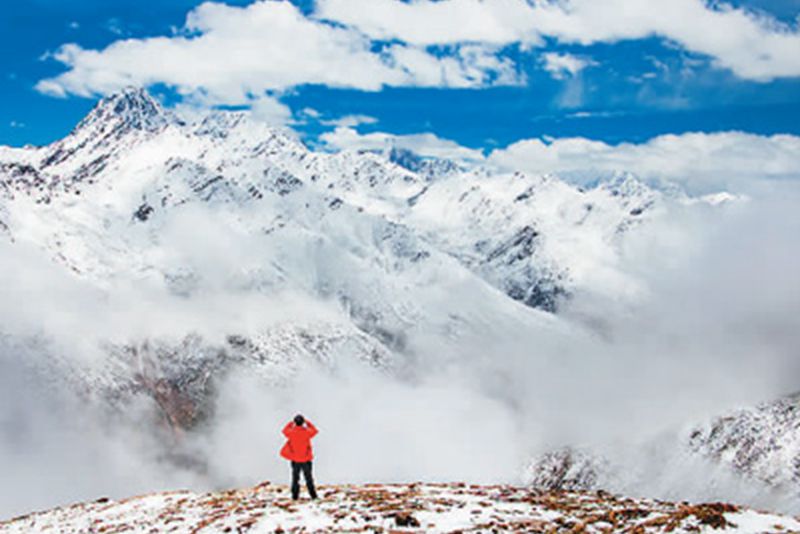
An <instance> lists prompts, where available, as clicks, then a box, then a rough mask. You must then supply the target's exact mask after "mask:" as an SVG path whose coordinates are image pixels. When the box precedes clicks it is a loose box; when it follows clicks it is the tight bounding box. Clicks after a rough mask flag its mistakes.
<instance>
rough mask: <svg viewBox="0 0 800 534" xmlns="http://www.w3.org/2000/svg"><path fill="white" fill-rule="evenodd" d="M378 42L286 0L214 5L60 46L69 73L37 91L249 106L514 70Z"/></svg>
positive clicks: (475, 54) (469, 56)
mask: <svg viewBox="0 0 800 534" xmlns="http://www.w3.org/2000/svg"><path fill="white" fill-rule="evenodd" d="M373 44H374V43H373V42H372V41H371V40H370V39H369V38H368V37H366V36H365V35H363V34H362V33H361V32H359V31H357V30H355V29H352V28H343V27H341V26H340V25H339V26H336V25H331V24H327V23H324V22H320V21H318V20H313V19H310V18H307V17H306V16H304V15H303V14H302V13H301V12H300V11H299V10H298V9H297V8H296V7H295V6H293V5H292V4H290V3H289V2H286V1H261V2H256V3H253V4H251V5H249V6H247V7H244V8H240V7H233V6H227V5H223V4H218V3H211V2H209V3H205V4H202V5H200V6H199V7H197V8H196V9H194V10H193V11H191V12H190V13H189V14H188V16H187V21H186V25H185V27H184V28H183V30H182V31H181V32H180V33H179V34H178V35H174V36H170V37H152V38H147V39H124V40H119V41H116V42H114V43H112V44H111V45H109V46H108V47H107V48H105V49H103V50H88V49H84V48H82V47H80V46H78V45H76V44H66V45H63V46H62V47H61V48H59V49H58V51H56V52H55V53H54V54H52V55H51V57H52V58H54V59H56V60H57V61H60V62H61V63H63V64H65V65H66V66H67V67H69V70H68V71H67V72H64V73H63V74H61V75H59V76H56V77H55V78H51V79H46V80H42V81H41V82H39V84H38V85H37V89H38V90H39V91H41V92H43V93H47V94H51V95H55V96H63V95H65V94H67V93H72V94H77V95H81V96H94V95H96V94H107V93H110V92H113V91H115V90H118V89H120V88H121V87H124V86H127V85H144V86H146V85H151V84H155V83H164V84H166V85H169V86H172V87H176V88H177V89H178V90H179V91H180V92H181V93H183V94H191V93H197V92H199V93H202V94H203V95H204V96H205V98H206V99H207V101H209V102H216V103H225V104H244V103H248V101H249V100H250V98H252V97H253V96H258V95H261V94H263V93H264V92H265V91H270V90H283V89H286V88H290V87H293V86H297V85H301V84H307V83H315V84H322V85H326V86H330V87H349V88H357V89H363V90H379V89H381V88H382V87H384V86H407V85H411V86H431V87H439V86H453V87H475V86H481V85H485V84H490V83H509V82H514V81H516V78H515V77H514V73H513V64H512V63H511V62H509V61H503V60H500V59H498V58H495V57H494V54H493V51H492V50H491V49H488V48H486V47H476V46H468V47H458V48H456V49H455V50H454V51H453V52H452V53H450V54H448V55H443V56H441V55H434V54H431V53H429V52H427V51H425V50H423V49H420V48H416V47H413V46H407V45H405V44H394V45H392V46H387V47H384V48H383V49H375V48H374V47H373ZM495 71H496V72H495Z"/></svg>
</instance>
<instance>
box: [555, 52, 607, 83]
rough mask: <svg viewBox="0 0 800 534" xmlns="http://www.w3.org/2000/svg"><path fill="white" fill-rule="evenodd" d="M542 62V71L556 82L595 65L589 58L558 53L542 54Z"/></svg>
mask: <svg viewBox="0 0 800 534" xmlns="http://www.w3.org/2000/svg"><path fill="white" fill-rule="evenodd" d="M542 61H543V62H544V70H546V71H547V72H549V73H550V74H551V75H552V76H553V78H556V79H557V80H563V79H565V78H568V77H571V76H575V75H576V74H578V73H579V72H580V71H582V70H583V69H585V68H586V67H589V66H591V65H596V64H597V63H595V62H594V61H593V60H591V59H589V58H585V57H578V56H573V55H572V54H560V53H558V52H547V53H545V54H542Z"/></svg>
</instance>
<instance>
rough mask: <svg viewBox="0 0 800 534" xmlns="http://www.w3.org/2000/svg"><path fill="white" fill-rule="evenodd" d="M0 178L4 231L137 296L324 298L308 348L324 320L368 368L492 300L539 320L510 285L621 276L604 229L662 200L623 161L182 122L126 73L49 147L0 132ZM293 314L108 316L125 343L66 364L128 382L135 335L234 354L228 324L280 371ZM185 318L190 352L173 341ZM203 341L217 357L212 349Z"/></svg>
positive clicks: (136, 369)
mask: <svg viewBox="0 0 800 534" xmlns="http://www.w3.org/2000/svg"><path fill="white" fill-rule="evenodd" d="M0 184H2V196H0V234H2V235H4V236H5V238H6V239H7V240H8V242H11V243H15V244H18V245H25V246H32V247H34V248H36V249H38V250H40V251H42V252H43V254H44V255H45V256H47V257H49V258H51V259H52V260H55V261H56V262H57V263H58V264H60V265H63V266H65V267H67V268H68V269H69V271H70V272H71V273H73V275H74V276H77V277H78V278H79V279H80V280H81V281H82V283H83V284H85V285H87V286H89V287H92V288H96V289H97V290H98V291H100V293H101V294H106V295H111V296H113V295H115V294H117V293H120V288H121V287H126V288H129V289H128V291H130V292H133V293H134V295H138V294H145V295H148V298H149V299H150V304H147V303H144V304H142V306H143V307H147V308H149V309H151V308H152V302H153V301H154V300H155V297H153V296H151V295H150V293H154V294H159V295H160V294H161V293H166V294H168V295H173V296H177V297H182V298H190V299H191V298H201V297H203V296H205V295H206V294H207V293H208V292H209V288H212V289H214V290H216V291H218V292H223V293H225V294H230V293H231V292H233V293H236V294H239V295H250V296H252V295H256V296H258V295H262V296H264V295H266V296H270V298H272V297H274V295H276V294H278V293H280V292H287V291H288V292H290V293H292V294H293V295H294V300H300V299H301V298H306V299H307V300H308V301H314V302H320V301H322V302H327V303H329V304H328V305H325V306H323V307H324V308H326V309H325V310H322V311H320V312H319V313H318V314H317V316H315V317H312V318H311V319H308V318H304V319H303V320H304V321H305V322H310V323H311V324H310V325H304V326H302V328H304V330H305V331H306V333H307V334H308V335H309V336H310V337H312V338H315V339H316V343H317V344H318V345H319V346H321V347H323V349H321V350H320V351H316V354H317V356H315V357H316V358H319V359H321V360H330V358H331V357H332V356H331V353H330V351H328V352H326V350H327V349H326V348H325V347H330V343H328V342H326V341H325V340H326V339H330V337H331V335H330V334H329V333H327V332H332V331H334V332H336V334H335V336H334V337H335V338H337V339H342V340H346V341H343V343H345V344H346V345H347V346H348V347H350V348H352V350H351V351H344V352H349V353H351V354H352V353H355V354H358V355H359V356H358V357H359V358H360V359H362V360H365V361H370V362H374V363H376V364H378V365H379V366H382V367H391V365H390V361H391V360H392V354H393V353H395V354H396V353H398V351H399V352H403V351H404V350H406V348H407V347H406V346H405V345H406V341H405V340H406V339H407V338H408V335H409V333H411V332H416V333H419V332H421V331H425V332H427V333H428V334H430V335H433V336H441V335H442V333H445V335H446V336H448V337H451V335H452V333H453V332H455V331H465V330H469V331H472V332H476V335H477V333H479V332H480V329H481V328H483V329H489V328H490V324H489V323H490V319H489V317H495V318H499V317H509V318H510V319H509V321H510V323H509V325H508V329H509V330H511V331H513V330H514V329H515V328H521V327H523V325H526V324H527V325H542V324H548V320H547V318H546V317H544V316H542V314H539V313H536V312H534V311H533V310H531V311H528V312H523V311H522V310H520V309H519V307H518V306H515V305H514V304H513V303H512V302H511V300H510V299H508V298H507V297H511V299H513V300H517V301H520V302H522V303H524V304H527V305H528V306H530V307H532V308H538V309H542V310H546V311H554V310H556V309H557V307H558V305H559V302H560V301H561V299H563V298H566V297H567V296H568V295H569V293H570V292H571V291H572V290H573V289H574V288H579V287H581V284H595V285H598V286H603V287H606V288H607V290H608V291H616V290H617V288H618V287H622V286H625V284H626V283H627V282H626V281H625V280H624V279H623V278H622V277H621V276H620V275H619V273H617V272H616V270H615V262H616V247H617V246H618V244H619V240H620V239H621V238H622V236H624V234H625V233H626V232H628V231H629V230H630V229H632V228H635V227H636V225H637V224H639V223H640V221H642V220H644V219H646V217H647V214H648V212H649V211H651V210H654V209H657V204H658V200H659V198H660V193H657V192H655V191H653V190H651V189H650V188H648V187H647V186H645V185H643V184H641V183H640V182H638V181H636V179H635V178H634V177H632V176H629V175H620V176H615V177H612V178H611V179H609V180H603V181H601V182H599V183H598V184H596V185H595V186H594V187H592V188H590V189H588V190H584V189H582V188H579V187H576V186H573V185H570V184H568V183H566V182H564V181H561V180H559V179H558V178H557V177H555V176H529V175H524V174H519V173H517V174H508V175H503V174H500V175H496V174H493V173H491V172H489V171H488V170H486V169H467V168H464V167H461V166H459V165H456V164H455V163H452V162H446V161H443V160H426V159H422V158H418V157H416V156H414V155H413V154H410V153H399V152H395V151H392V152H389V153H373V152H349V151H345V152H339V153H335V154H331V153H322V152H314V151H311V150H309V149H308V148H307V147H306V146H305V145H303V144H302V143H301V142H300V141H299V140H298V139H297V138H296V136H295V135H294V134H293V133H292V132H290V131H287V130H281V129H275V128H270V127H268V126H266V125H264V124H262V123H258V122H255V121H253V120H252V119H250V117H249V116H248V115H247V114H246V113H244V112H223V111H219V112H213V113H210V114H209V115H208V116H206V117H204V118H201V119H200V120H198V121H195V122H192V123H188V122H185V121H183V120H181V119H179V118H178V117H176V116H175V115H174V114H172V113H171V112H170V111H168V110H165V109H164V108H162V107H161V105H160V104H159V103H158V102H157V101H156V100H155V99H153V98H152V97H151V96H150V95H149V94H147V92H145V91H143V90H140V89H127V90H125V91H123V92H121V93H119V94H116V95H113V96H110V97H108V98H106V99H104V100H102V101H100V102H99V103H98V104H97V106H96V107H95V109H93V110H92V111H91V112H90V113H89V115H88V116H87V117H86V118H85V119H84V120H82V121H81V122H80V123H79V124H78V125H77V126H76V128H75V129H74V130H73V131H72V132H71V133H70V134H69V135H68V136H67V137H66V138H64V139H62V140H60V141H57V142H55V143H53V144H51V145H48V146H44V147H26V148H22V149H12V148H7V147H3V148H2V149H1V150H0ZM600 282H602V283H600ZM134 288H135V289H134ZM453 293H458V294H463V295H466V296H467V297H466V298H465V299H462V300H463V301H465V302H467V303H468V304H464V302H461V303H460V304H459V310H458V312H457V313H454V312H453V310H450V309H448V308H447V306H444V307H443V306H442V302H443V300H442V298H441V297H442V296H444V295H449V294H453ZM120 294H121V293H120ZM131 296H132V295H130V294H128V295H127V298H130V297H131ZM104 298H107V297H104ZM125 298H126V297H123V296H120V299H119V300H121V301H124V300H125ZM126 305H127V304H126ZM206 307H207V308H210V309H214V308H215V307H212V306H209V305H206ZM304 313H306V314H307V312H304ZM127 320H129V319H128V318H122V319H117V323H120V322H124V321H127ZM296 320H297V319H291V318H290V319H286V320H283V321H279V320H266V319H265V320H264V321H263V324H260V325H254V324H248V325H247V327H246V328H240V327H238V326H230V325H228V326H224V325H222V323H225V322H229V323H234V324H235V321H233V320H231V319H229V318H224V317H221V318H219V319H218V320H215V322H216V323H218V324H217V327H218V328H217V330H222V331H218V332H215V333H214V335H211V333H210V332H208V331H203V330H204V329H207V326H205V325H197V324H188V325H186V326H182V327H180V328H177V329H174V328H173V331H171V332H170V333H169V339H158V335H156V334H153V333H152V332H144V333H140V334H134V333H125V332H123V333H122V334H120V333H119V332H118V331H117V328H116V326H115V327H114V328H111V327H109V329H112V330H114V332H113V335H112V333H109V334H108V339H105V338H103V337H102V329H98V330H99V331H100V332H101V334H100V335H99V336H100V337H101V340H102V341H103V342H104V343H105V342H107V343H108V345H109V346H112V347H114V346H116V347H122V348H121V349H118V350H113V351H111V352H112V355H113V356H114V358H112V360H120V361H115V362H114V363H113V364H111V365H109V367H108V368H107V369H104V370H101V371H100V372H99V374H98V371H97V370H93V371H92V372H89V371H88V370H81V371H80V372H73V373H72V374H73V375H74V376H83V377H91V378H87V380H90V381H92V382H93V384H94V386H93V387H95V388H99V389H110V390H114V391H118V390H126V391H131V390H137V387H138V386H136V384H138V383H139V382H140V381H141V380H140V379H139V378H137V377H138V376H141V375H142V374H143V373H142V371H141V369H140V368H141V366H142V364H141V362H140V361H134V360H131V359H130V356H129V354H130V353H131V350H133V349H134V348H135V347H137V346H139V345H141V344H143V343H144V344H148V343H149V344H150V345H152V346H161V347H162V348H163V350H153V351H150V352H149V353H148V354H149V355H150V356H149V358H150V359H152V360H153V361H151V362H150V363H149V364H148V365H150V367H154V368H157V369H166V368H170V367H172V368H174V367H175V366H174V365H171V364H170V362H169V361H167V360H170V359H172V360H175V359H176V357H175V356H174V355H175V354H178V355H181V354H183V355H184V356H185V357H184V356H181V357H179V358H177V359H178V360H179V361H181V362H183V365H184V367H186V368H188V369H189V371H187V372H188V373H189V374H190V375H192V376H194V375H196V374H198V373H199V372H200V370H201V369H207V368H213V369H223V368H226V367H227V366H228V364H229V362H230V361H232V360H237V359H241V358H240V356H238V355H236V354H232V353H231V348H230V347H226V341H225V339H227V338H228V337H230V336H234V337H237V336H238V337H243V338H245V339H246V341H245V342H243V344H242V346H246V347H249V348H250V349H251V354H250V356H249V358H245V359H246V360H248V361H261V362H263V361H267V360H270V358H272V359H275V358H278V359H279V360H281V363H279V364H276V365H273V366H272V367H270V369H271V371H270V373H272V374H273V375H274V376H276V377H279V376H282V377H284V378H286V377H287V376H288V375H287V371H286V370H287V369H292V368H296V367H297V364H296V363H293V362H296V361H297V358H298V357H297V356H296V355H298V354H305V353H306V352H307V350H306V349H304V348H303V342H302V340H301V338H300V337H291V336H290V337H289V339H293V340H294V341H292V342H291V343H293V345H292V348H289V347H287V345H286V343H285V340H286V339H287V338H286V336H285V335H284V333H285V332H286V331H288V330H290V329H291V328H293V326H292V325H293V323H294V322H295V321H296ZM188 322H189V323H192V321H188ZM467 325H469V326H470V328H466V326H467ZM192 336H198V337H199V339H200V340H201V341H194V342H193V343H195V345H198V344H199V345H198V346H202V350H191V351H186V350H183V349H181V347H185V346H186V341H185V340H186V339H188V338H190V337H192ZM154 337H155V339H154ZM257 339H260V340H261V341H257ZM264 340H272V341H264ZM259 344H260V345H262V346H264V347H268V348H264V349H258V350H256V349H255V348H254V347H256V346H258V345H259ZM169 347H172V348H171V349H168V348H169ZM234 352H235V351H234ZM259 352H261V353H264V352H266V353H269V354H275V355H277V354H280V355H281V356H270V357H268V358H266V360H265V358H263V357H261V356H259ZM339 352H342V351H339ZM208 354H217V355H223V356H219V357H216V360H217V361H214V362H213V363H209V356H208ZM126 355H128V356H126ZM165 358H166V359H165ZM210 359H211V360H214V358H210ZM306 359H308V358H306ZM311 359H312V360H313V359H314V357H312V358H311ZM157 374H159V373H157ZM173 374H174V373H169V372H167V371H163V372H160V375H163V376H161V378H163V379H167V378H168V375H169V376H172V375H173ZM160 375H159V376H160ZM171 379H172V380H173V381H175V380H177V381H178V382H181V383H185V382H186V380H187V379H183V378H179V377H174V376H173V377H172V378H171Z"/></svg>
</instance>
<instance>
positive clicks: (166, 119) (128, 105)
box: [77, 86, 177, 132]
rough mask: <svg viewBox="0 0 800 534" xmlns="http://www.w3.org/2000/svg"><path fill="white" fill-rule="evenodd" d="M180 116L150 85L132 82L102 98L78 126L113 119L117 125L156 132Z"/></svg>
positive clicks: (116, 126) (125, 128)
mask: <svg viewBox="0 0 800 534" xmlns="http://www.w3.org/2000/svg"><path fill="white" fill-rule="evenodd" d="M176 120H177V119H176V118H175V117H174V116H173V115H172V114H171V113H170V112H168V111H166V110H165V109H164V108H163V107H162V106H161V104H160V103H159V102H158V100H156V99H155V98H153V96H152V95H150V93H149V92H147V90H146V89H144V88H142V87H132V86H131V87H125V88H124V89H122V90H120V91H119V92H117V93H114V94H112V95H109V96H106V97H104V98H103V99H101V100H100V101H99V102H98V103H97V105H96V106H95V107H94V109H92V111H91V112H89V115H87V116H86V118H84V119H83V120H82V121H81V122H80V124H78V126H77V130H81V129H83V128H86V127H88V126H92V125H95V124H98V123H107V122H111V123H114V124H115V129H117V128H122V129H124V130H143V131H148V132H154V131H158V130H161V129H162V128H163V127H164V126H166V125H167V124H170V123H173V122H176Z"/></svg>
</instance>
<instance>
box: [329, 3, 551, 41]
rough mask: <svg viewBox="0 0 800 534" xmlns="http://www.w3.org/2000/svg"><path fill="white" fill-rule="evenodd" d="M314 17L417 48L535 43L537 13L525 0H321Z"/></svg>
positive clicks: (536, 38)
mask: <svg viewBox="0 0 800 534" xmlns="http://www.w3.org/2000/svg"><path fill="white" fill-rule="evenodd" d="M315 15H316V16H317V17H320V18H324V19H330V20H335V21H338V22H341V23H344V24H348V25H351V26H355V27H358V28H359V29H361V30H362V31H363V32H364V33H366V34H367V35H369V36H370V37H373V38H375V39H385V40H389V39H399V40H401V41H404V42H406V43H412V44H415V45H421V46H425V45H432V44H451V43H459V42H481V43H492V44H497V45H502V44H507V43H512V42H518V41H522V42H529V43H530V42H536V41H538V39H539V34H538V32H537V31H536V21H535V17H536V13H535V11H534V10H533V9H532V8H531V7H530V6H529V5H528V4H527V3H526V2H523V1H520V0H488V1H478V0H444V1H439V2H430V1H419V0H418V1H414V2H410V3H407V2H399V1H397V0H370V2H369V9H364V4H363V2H360V1H358V0H319V1H318V2H317V7H316V11H315Z"/></svg>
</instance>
